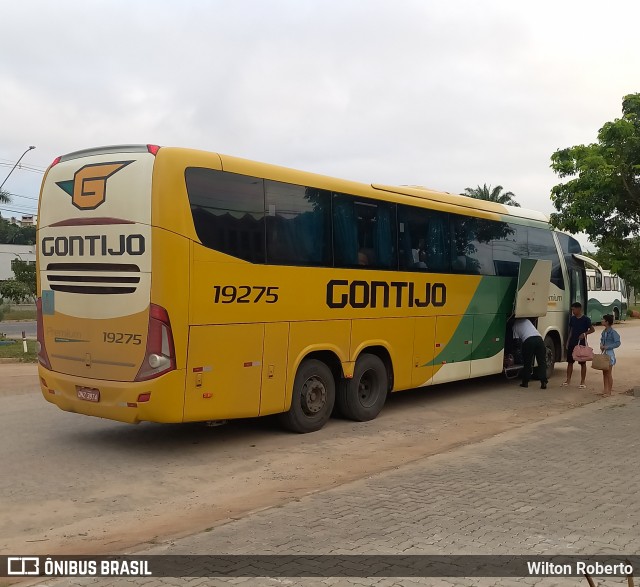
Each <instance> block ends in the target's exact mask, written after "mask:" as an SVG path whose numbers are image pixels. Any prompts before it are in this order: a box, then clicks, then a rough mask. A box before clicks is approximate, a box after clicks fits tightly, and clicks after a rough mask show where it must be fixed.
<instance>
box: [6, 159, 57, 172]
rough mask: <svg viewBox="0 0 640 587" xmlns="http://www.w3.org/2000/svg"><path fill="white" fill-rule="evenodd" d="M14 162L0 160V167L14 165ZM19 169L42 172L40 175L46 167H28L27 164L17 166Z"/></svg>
mask: <svg viewBox="0 0 640 587" xmlns="http://www.w3.org/2000/svg"><path fill="white" fill-rule="evenodd" d="M15 164H16V163H15V161H11V159H2V158H0V165H15ZM18 167H19V168H21V167H25V168H28V169H34V170H36V171H42V173H44V172H45V171H46V170H47V168H46V167H40V166H39V165H28V164H20V165H18Z"/></svg>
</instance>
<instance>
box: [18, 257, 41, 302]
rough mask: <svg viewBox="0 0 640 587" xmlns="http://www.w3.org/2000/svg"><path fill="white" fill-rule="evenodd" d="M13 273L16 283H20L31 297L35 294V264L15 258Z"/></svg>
mask: <svg viewBox="0 0 640 587" xmlns="http://www.w3.org/2000/svg"><path fill="white" fill-rule="evenodd" d="M13 274H14V275H15V277H16V281H17V282H18V283H22V284H23V285H24V286H25V287H26V288H27V291H28V292H29V294H30V295H31V296H32V297H35V296H36V265H35V263H28V262H27V261H20V260H19V259H15V260H14V262H13Z"/></svg>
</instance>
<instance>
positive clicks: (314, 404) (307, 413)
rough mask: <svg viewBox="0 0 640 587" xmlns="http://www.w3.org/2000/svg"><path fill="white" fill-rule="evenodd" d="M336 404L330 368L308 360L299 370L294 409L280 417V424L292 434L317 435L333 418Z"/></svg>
mask: <svg viewBox="0 0 640 587" xmlns="http://www.w3.org/2000/svg"><path fill="white" fill-rule="evenodd" d="M335 401H336V383H335V380H334V378H333V373H332V372H331V369H329V367H327V365H325V364H324V363H323V362H322V361H318V360H316V359H307V360H305V361H303V362H302V363H301V364H300V367H298V372H297V373H296V378H295V380H294V382H293V394H292V396H291V407H290V408H289V411H288V412H285V413H284V414H280V423H281V424H282V426H284V427H285V428H286V429H287V430H291V431H292V432H298V433H300V434H306V433H307V432H315V431H316V430H320V428H322V427H323V426H324V425H325V424H326V423H327V420H328V419H329V418H330V417H331V412H332V410H333V406H334V404H335Z"/></svg>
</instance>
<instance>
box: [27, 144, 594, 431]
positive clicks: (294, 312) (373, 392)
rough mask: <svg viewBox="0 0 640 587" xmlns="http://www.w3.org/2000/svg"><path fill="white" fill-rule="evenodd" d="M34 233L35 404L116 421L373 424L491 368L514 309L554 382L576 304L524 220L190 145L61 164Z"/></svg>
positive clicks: (128, 149)
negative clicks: (392, 401) (275, 417)
mask: <svg viewBox="0 0 640 587" xmlns="http://www.w3.org/2000/svg"><path fill="white" fill-rule="evenodd" d="M37 238H38V241H37V242H38V300H37V305H38V342H39V354H38V356H39V362H40V366H39V375H40V384H41V388H42V392H43V395H44V397H45V398H46V399H47V400H48V401H50V402H52V403H54V404H56V405H57V406H58V407H60V408H61V409H63V410H67V411H70V412H77V413H82V414H87V415H92V416H98V417H103V418H110V419H113V420H119V421H123V422H132V423H137V422H140V421H153V422H188V421H209V420H226V419H231V418H246V417H254V416H262V415H267V414H280V418H281V420H282V422H283V424H284V425H285V426H286V427H287V428H289V429H291V430H294V431H297V432H310V431H313V430H317V429H319V428H321V427H322V426H323V425H324V424H325V423H326V421H327V420H328V418H329V417H330V416H331V414H332V412H333V411H334V407H335V410H336V411H337V412H339V413H340V414H342V415H343V416H345V417H347V418H351V419H353V420H357V421H364V420H370V419H372V418H375V417H376V416H377V415H378V413H379V412H380V410H381V409H382V407H383V405H384V403H385V400H386V397H387V393H388V392H395V391H400V390H404V389H410V388H417V387H428V386H431V385H434V384H438V383H443V382H447V381H456V380H463V379H468V378H470V377H478V376H483V375H490V374H495V373H500V372H502V371H503V369H504V366H505V365H504V359H505V350H506V351H507V353H510V352H511V349H510V345H511V344H512V342H511V340H510V331H511V329H510V322H509V321H510V319H511V318H512V317H513V316H514V315H515V316H516V317H517V316H526V317H535V318H537V319H538V329H539V330H540V332H541V333H542V335H543V337H544V340H545V343H546V346H547V352H548V363H549V371H550V372H552V371H553V363H554V362H555V361H560V360H563V358H564V348H565V340H566V329H567V323H568V316H569V306H570V304H571V302H572V301H581V302H583V303H584V302H586V279H585V270H584V262H583V259H582V258H581V255H580V252H581V251H580V245H579V244H578V242H577V241H576V240H575V239H573V238H572V237H570V236H568V235H565V234H561V233H556V232H554V231H552V230H551V229H550V227H549V224H548V221H547V218H546V217H545V216H544V215H542V214H540V213H538V212H534V211H529V210H525V209H522V208H515V207H507V206H503V205H500V204H496V203H493V202H487V201H483V200H476V199H473V198H468V197H465V196H459V195H452V194H446V193H439V192H434V191H431V190H427V189H425V188H415V187H399V186H388V185H377V184H362V183H356V182H350V181H345V180H340V179H334V178H330V177H326V176H321V175H316V174H312V173H305V172H301V171H295V170H292V169H286V168H282V167H277V166H273V165H267V164H263V163H257V162H253V161H248V160H244V159H239V158H235V157H229V156H226V155H221V154H218V153H207V152H202V151H196V150H190V149H180V148H170V147H162V148H160V147H157V146H153V145H126V146H114V147H102V148H95V149H88V150H85V151H78V152H74V153H70V154H67V155H64V156H62V157H58V158H57V159H56V160H55V161H54V162H53V164H52V165H51V166H50V167H49V169H48V170H47V172H46V174H45V177H44V180H43V184H42V189H41V194H40V201H39V225H38V237H37Z"/></svg>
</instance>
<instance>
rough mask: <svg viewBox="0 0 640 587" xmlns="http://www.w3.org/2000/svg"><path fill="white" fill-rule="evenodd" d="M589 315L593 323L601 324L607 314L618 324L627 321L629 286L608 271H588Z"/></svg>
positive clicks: (589, 269)
mask: <svg viewBox="0 0 640 587" xmlns="http://www.w3.org/2000/svg"><path fill="white" fill-rule="evenodd" d="M586 271H587V291H588V296H589V299H588V301H587V315H588V316H589V318H591V322H593V323H596V324H599V323H600V322H601V321H602V317H603V316H604V315H605V314H611V315H613V317H614V318H615V320H616V322H617V321H619V320H626V319H627V310H628V308H629V295H628V291H627V284H626V283H625V281H624V279H622V278H621V277H619V276H617V275H615V274H612V273H611V272H610V271H607V270H606V269H601V270H599V269H595V268H593V269H591V268H588V269H587V270H586Z"/></svg>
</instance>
